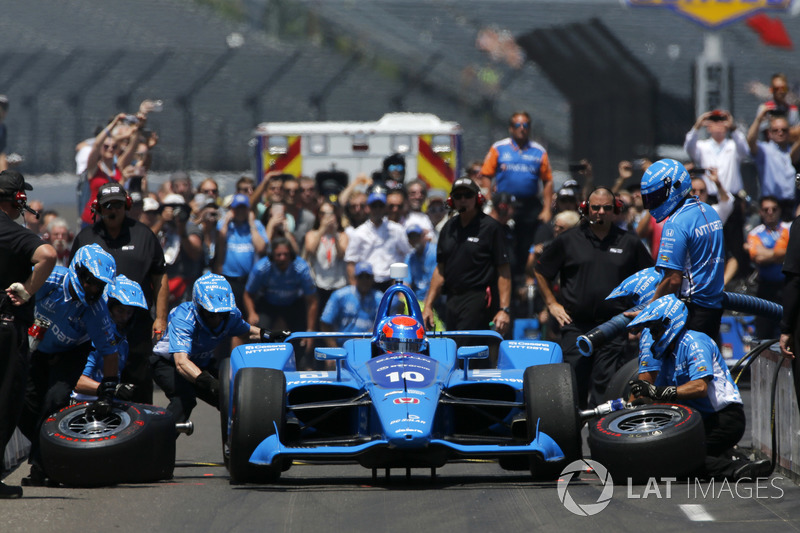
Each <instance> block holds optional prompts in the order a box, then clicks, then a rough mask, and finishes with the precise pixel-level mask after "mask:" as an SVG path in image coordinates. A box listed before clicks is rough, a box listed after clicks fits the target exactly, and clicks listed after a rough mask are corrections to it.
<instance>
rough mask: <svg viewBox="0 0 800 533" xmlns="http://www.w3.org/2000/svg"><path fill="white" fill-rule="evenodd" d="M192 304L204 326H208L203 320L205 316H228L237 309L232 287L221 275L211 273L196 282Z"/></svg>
mask: <svg viewBox="0 0 800 533" xmlns="http://www.w3.org/2000/svg"><path fill="white" fill-rule="evenodd" d="M192 303H193V304H194V306H195V308H196V309H197V313H198V315H199V316H200V318H201V320H202V321H203V324H204V325H207V324H206V320H203V317H204V315H206V316H207V315H208V314H210V313H214V314H217V313H219V314H222V313H226V314H227V313H230V312H231V311H233V310H234V309H236V300H235V299H234V296H233V290H231V285H230V283H228V280H226V279H225V278H224V277H222V276H220V275H219V274H211V273H209V274H206V275H204V276H202V277H201V278H199V279H198V280H197V281H195V282H194V288H192Z"/></svg>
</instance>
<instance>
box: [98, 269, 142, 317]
mask: <svg viewBox="0 0 800 533" xmlns="http://www.w3.org/2000/svg"><path fill="white" fill-rule="evenodd" d="M106 297H107V299H108V300H112V299H113V300H116V301H118V302H119V303H121V304H122V305H127V306H131V307H140V308H142V309H149V307H148V306H147V300H145V297H144V292H142V287H141V286H140V285H139V284H138V283H136V282H135V281H133V280H132V279H129V278H128V277H127V276H125V275H123V274H120V275H119V276H117V277H116V278H114V283H110V284H108V285H106Z"/></svg>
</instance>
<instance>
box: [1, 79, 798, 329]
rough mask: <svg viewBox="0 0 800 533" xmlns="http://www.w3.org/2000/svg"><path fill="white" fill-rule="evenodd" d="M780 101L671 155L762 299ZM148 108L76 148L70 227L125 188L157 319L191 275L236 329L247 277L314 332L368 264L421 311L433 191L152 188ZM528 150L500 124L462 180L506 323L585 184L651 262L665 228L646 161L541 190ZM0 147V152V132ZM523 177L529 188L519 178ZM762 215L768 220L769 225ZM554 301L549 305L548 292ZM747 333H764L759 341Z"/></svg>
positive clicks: (64, 232)
mask: <svg viewBox="0 0 800 533" xmlns="http://www.w3.org/2000/svg"><path fill="white" fill-rule="evenodd" d="M787 87H788V86H787V83H786V78H785V76H782V75H775V76H774V77H773V78H772V87H771V88H772V94H773V98H772V99H770V100H769V101H768V102H765V103H764V104H762V105H760V106H759V108H758V109H757V110H756V112H755V114H754V115H753V117H752V122H751V123H750V124H749V125H743V124H740V123H737V122H736V121H735V119H734V117H733V116H732V115H731V113H729V112H727V111H725V110H710V111H708V112H705V113H702V114H701V115H700V116H699V117H697V120H696V121H695V122H694V124H692V125H691V127H690V128H688V132H687V134H686V139H685V145H684V148H685V151H686V153H687V156H688V157H687V158H686V159H685V160H684V161H683V162H684V163H685V164H686V167H687V169H689V170H690V172H691V173H692V177H693V180H692V194H693V195H696V196H698V197H699V198H700V200H701V201H704V202H706V203H708V204H710V205H712V206H713V207H714V209H715V210H716V211H717V213H718V214H719V215H720V218H721V220H722V221H723V223H724V224H725V245H726V246H725V248H726V255H727V262H726V270H725V282H726V284H728V285H727V286H728V287H729V288H731V289H733V287H737V288H739V289H741V288H745V289H747V290H749V291H751V292H752V293H754V294H756V293H758V294H769V296H770V298H776V299H780V291H775V290H769V289H768V287H773V288H774V287H775V286H777V285H776V284H779V283H780V281H781V278H782V275H781V273H780V268H779V267H780V261H781V258H782V253H783V251H782V250H783V249H784V248H785V240H786V239H785V233H786V232H787V231H788V228H789V224H788V222H789V221H791V220H792V219H793V218H794V216H795V215H796V205H797V202H796V199H795V191H796V188H795V179H794V176H795V174H796V170H795V167H794V164H795V163H796V162H797V160H798V157H800V124H798V120H800V119H798V118H797V117H798V112H797V107H796V106H795V105H793V104H792V103H791V102H792V96H791V95H790V94H788V90H787ZM156 107H157V105H156V103H155V102H152V101H149V100H145V101H144V102H142V104H141V105H140V106H139V108H138V110H137V111H136V112H135V113H133V114H128V113H118V114H116V115H114V116H113V117H111V118H110V119H109V121H108V123H106V124H105V125H104V126H100V127H98V128H97V130H96V132H95V133H96V135H95V136H94V137H90V138H88V139H85V140H83V141H81V142H80V143H79V144H78V145H77V146H76V158H75V161H76V171H77V172H78V174H79V175H80V176H81V178H80V179H81V183H82V186H83V190H84V194H83V197H82V200H81V204H82V205H79V206H78V213H79V216H80V225H81V226H83V227H85V226H88V225H90V224H92V223H93V222H94V221H95V219H96V218H97V216H98V215H97V213H96V212H95V208H94V207H93V205H92V199H93V198H94V197H95V195H96V193H97V191H98V190H99V189H100V187H101V186H102V185H103V184H105V183H108V182H119V183H121V184H122V185H123V186H124V188H125V189H126V190H127V191H128V193H129V195H130V200H131V201H130V205H129V206H128V209H127V216H129V217H131V218H133V219H135V220H138V221H139V222H141V223H142V224H144V225H145V226H147V227H149V228H150V229H151V230H152V231H153V233H154V234H155V235H156V236H157V237H158V240H159V242H160V243H161V245H162V248H163V251H164V255H165V262H166V269H167V277H168V281H169V305H170V307H174V306H176V305H178V304H179V303H181V302H183V301H186V299H187V298H188V297H189V296H190V295H191V287H192V284H193V283H194V281H195V280H196V279H198V278H199V277H200V276H201V275H202V274H203V273H205V272H213V273H217V274H221V275H223V276H224V277H225V278H226V279H227V280H228V281H229V283H230V284H231V287H232V288H233V291H234V295H235V297H236V302H237V305H238V306H239V307H240V309H242V311H243V312H244V313H246V314H247V313H248V312H249V311H250V310H249V309H248V305H247V301H246V295H247V294H248V291H247V288H246V287H247V285H248V280H249V279H251V278H253V277H255V276H256V274H258V273H260V275H261V276H262V277H263V278H264V279H263V280H262V281H261V285H259V288H258V291H257V292H253V293H252V294H251V296H256V294H273V295H274V294H277V292H282V293H286V292H289V291H291V290H295V289H294V288H292V289H289V287H295V286H296V292H297V294H296V296H297V297H298V298H299V299H298V300H297V301H298V302H299V303H297V304H294V305H298V306H300V307H302V310H301V311H298V312H296V311H292V312H291V313H288V314H283V315H281V314H278V315H275V316H276V317H277V318H280V320H279V322H280V323H281V325H282V326H288V324H286V321H287V320H289V319H291V320H290V321H291V322H292V324H291V325H292V327H295V328H298V329H300V328H301V329H304V330H306V329H309V330H311V329H319V328H320V327H321V324H320V323H319V317H320V316H321V315H322V314H323V313H324V311H325V308H326V305H327V303H328V301H329V299H330V298H331V296H332V295H333V294H334V293H335V292H336V291H339V290H340V289H343V288H345V287H347V286H354V287H355V286H356V285H357V283H358V278H359V275H358V274H357V273H356V265H358V264H361V263H364V264H369V265H370V278H371V279H372V280H373V283H374V286H375V288H376V289H378V290H381V289H385V288H386V286H387V284H388V283H390V282H391V280H390V279H389V272H388V270H389V265H390V264H391V263H393V262H399V261H402V262H406V263H408V264H409V265H410V277H409V280H408V282H409V283H410V285H411V286H412V287H413V288H414V290H415V291H416V292H417V294H418V297H419V299H420V301H423V300H424V299H425V296H426V293H427V290H428V287H429V286H430V280H431V276H432V272H433V269H434V268H435V249H436V243H437V241H438V238H439V232H440V231H441V229H442V227H443V226H444V224H445V223H446V222H447V220H448V219H449V218H451V217H452V216H453V214H454V211H453V209H451V208H449V207H448V196H449V194H450V191H447V190H440V189H430V188H429V186H428V184H427V183H426V182H424V181H422V180H420V179H417V177H416V176H411V175H408V173H407V172H406V168H405V160H404V158H403V156H402V155H400V154H394V155H392V156H390V157H387V158H386V160H385V161H384V164H383V166H382V168H381V169H377V170H376V171H375V172H374V173H373V174H372V175H371V176H370V175H365V174H362V175H358V176H353V177H351V179H350V180H349V182H348V184H347V186H346V187H345V188H344V189H343V190H340V191H338V192H337V193H336V194H334V195H333V196H323V194H322V193H321V191H320V184H319V183H318V180H316V179H315V178H314V177H311V176H293V175H290V174H285V173H281V172H279V171H271V172H268V173H267V174H266V175H265V176H264V177H263V179H262V180H260V181H258V182H257V181H256V180H254V179H253V178H252V177H250V176H242V177H241V178H240V179H239V180H238V181H237V182H236V183H235V189H234V190H222V189H221V187H220V184H218V183H217V182H216V181H215V180H214V179H212V178H210V177H202V178H200V179H195V180H193V179H192V178H191V177H190V176H189V174H187V173H185V172H180V171H179V172H174V173H173V174H172V175H171V176H170V178H169V179H168V180H167V181H165V182H164V183H163V184H161V185H160V186H159V187H154V186H153V185H152V184H151V183H149V182H148V173H149V170H150V167H151V164H152V161H153V159H154V158H157V157H158V135H157V133H156V132H154V131H150V130H148V129H147V119H148V116H149V114H150V113H153V112H155V111H156V110H157V109H156ZM7 110H8V100H7V99H6V98H5V97H2V95H0V125H2V117H3V116H4V115H5V113H6V112H7ZM529 135H530V119H529V115H528V114H527V113H525V112H515V113H514V114H513V115H512V116H511V117H510V120H509V137H508V138H507V139H504V140H502V141H498V142H497V143H495V144H494V145H493V146H492V147H491V148H489V147H487V156H486V159H485V160H484V161H481V160H475V161H471V162H469V164H467V165H466V166H465V167H464V170H463V176H466V177H469V178H471V179H473V180H474V181H475V183H476V184H477V185H478V187H479V189H480V191H481V194H482V195H483V197H484V199H485V202H483V206H482V209H483V211H484V212H485V213H486V214H488V215H489V216H491V217H492V218H494V219H495V220H497V221H498V222H500V224H501V225H502V226H503V228H504V232H503V234H502V238H503V239H505V240H506V248H507V249H508V250H509V252H510V257H509V259H510V262H511V265H512V274H513V278H512V280H513V288H514V291H513V294H514V299H513V301H512V309H513V310H514V313H513V315H514V316H513V317H512V318H522V317H526V316H527V315H528V314H529V312H528V307H529V306H528V305H527V303H528V302H527V300H528V298H529V297H530V295H531V294H532V292H531V291H530V290H529V287H531V286H534V285H535V278H534V276H533V264H534V262H535V258H536V257H538V256H539V255H541V253H542V252H543V249H544V247H546V246H548V244H549V243H550V242H552V240H553V238H554V237H555V236H556V235H557V234H559V233H562V232H563V231H564V230H566V229H568V228H571V227H573V226H575V225H576V224H577V222H578V220H579V219H580V215H579V206H580V204H581V203H582V202H584V200H585V199H586V198H587V196H588V194H589V193H590V192H591V191H592V190H594V183H595V178H596V179H597V181H598V182H599V183H608V184H609V189H610V190H611V191H612V192H613V194H614V195H615V198H616V200H617V201H618V202H619V205H620V209H619V212H618V213H615V224H616V225H617V226H619V228H620V229H623V230H625V231H629V232H633V233H634V234H636V235H638V237H639V238H640V239H641V240H642V242H643V243H644V244H645V246H646V247H647V248H648V249H649V250H650V251H651V253H652V254H653V257H654V259H655V254H656V252H657V250H658V245H659V242H660V237H661V226H662V225H663V223H656V222H655V220H654V219H653V217H651V216H650V215H649V213H648V212H647V210H646V209H644V207H643V204H642V198H641V193H640V191H639V180H640V178H641V176H642V173H643V172H644V171H645V170H646V169H647V167H648V165H649V164H650V161H649V160H648V159H646V158H641V159H635V158H631V159H630V160H625V161H620V163H619V168H618V174H617V176H594V174H593V170H592V165H591V162H590V161H586V160H583V161H580V162H578V163H574V164H571V165H570V176H569V178H568V179H566V180H564V179H562V178H561V176H563V175H564V173H561V174H559V173H558V172H556V174H558V175H559V176H558V179H554V177H553V176H554V173H553V170H552V169H551V163H550V160H549V159H548V157H547V152H546V149H545V147H544V146H542V145H540V144H538V143H536V142H534V141H533V140H530V139H529ZM1 137H2V141H3V142H5V129H4V128H3V129H2V136H1ZM4 150H5V147H4V146H0V154H2V157H0V163H2V164H3V165H7V163H6V161H5V154H4ZM508 154H511V155H510V156H509V155H508ZM511 156H513V157H518V158H519V165H522V166H519V165H518V166H514V165H506V164H505V163H504V161H505V158H507V157H511ZM515 161H516V160H515ZM751 162H752V164H753V165H754V166H755V168H756V169H757V172H758V188H757V190H749V191H746V190H745V186H744V180H743V178H742V170H741V169H742V165H744V164H751ZM525 165H527V166H525ZM523 167H524V168H523ZM526 172H530V173H531V174H533V175H534V176H535V179H534V180H533V181H529V178H525V173H526ZM559 182H560V183H559ZM326 194H327V191H326ZM29 205H30V206H31V207H32V208H33V209H36V210H37V211H40V212H41V216H40V217H39V218H36V217H34V216H32V215H30V214H26V215H25V224H26V226H27V227H28V228H29V229H31V230H32V231H33V232H34V233H37V234H39V235H41V236H42V237H43V238H44V239H45V240H46V241H47V242H49V243H51V244H52V245H53V246H54V248H55V250H56V252H57V254H58V264H60V265H64V264H66V261H67V260H68V258H69V251H70V249H71V241H72V239H73V238H74V236H73V234H72V232H71V231H70V226H71V225H73V224H70V221H68V220H67V219H66V218H65V217H64V215H63V214H60V213H56V212H54V211H48V210H47V206H44V205H42V204H41V202H38V201H37V200H36V198H33V199H31V201H30V202H29ZM773 208H776V209H773ZM775 212H778V213H780V220H779V221H777V222H776V221H773V219H774V218H775V215H774V213H775ZM779 222H780V223H779ZM73 226H74V225H73ZM775 232H778V233H779V235H778V234H776V233H775ZM773 237H775V238H773ZM276 242H277V243H286V246H288V255H287V257H286V259H287V260H288V262H289V263H290V264H291V268H290V269H289V271H290V272H295V273H297V274H298V275H300V274H299V273H307V274H303V275H307V276H308V279H309V280H310V282H311V287H312V288H313V290H314V291H315V300H314V302H315V303H313V304H312V302H311V300H309V299H308V298H303V297H302V296H305V297H307V296H308V293H309V292H310V291H311V289H309V287H308V285H307V283H306V281H305V280H303V282H302V283H300V282H298V281H297V280H294V279H292V280H291V281H290V282H288V283H289V284H288V285H286V283H287V280H286V279H284V278H285V277H286V276H288V275H289V274H286V273H284V274H281V275H278V276H275V275H272V274H270V275H265V274H264V272H263V270H264V267H265V263H264V261H266V265H269V268H267V271H269V269H270V268H273V269H274V268H277V271H279V272H282V271H283V270H284V269H283V268H281V267H287V265H285V264H284V263H285V261H284V260H283V259H284V258H283V254H282V255H281V258H280V260H278V261H275V259H276V257H275V255H274V254H275V249H274V248H275V247H274V243H276ZM257 264H259V265H261V270H259V269H257V268H256V265H257ZM362 270H363V269H362ZM362 277H363V275H362ZM270 280H271V281H270ZM270 283H281V284H283V286H281V287H270V286H269V284H270ZM296 283H297V284H296ZM759 283H760V285H759ZM264 284H266V286H264ZM362 284H363V282H362ZM251 286H254V285H252V284H251ZM759 286H760V287H761V288H760V289H758V288H757V287H759ZM553 290H554V291H555V292H556V296H558V290H559V287H558V284H557V283H556V285H555V286H554V287H553ZM765 291H766V292H765ZM534 293H535V291H534ZM364 294H366V293H364ZM293 301H294V300H293ZM536 301H537V305H536V306H535V307H534V309H535V316H536V318H538V319H539V321H540V323H541V324H542V329H543V331H542V332H541V333H542V335H543V336H544V337H545V338H550V339H553V338H557V335H558V329H559V326H558V324H557V322H555V321H553V320H551V319H550V317H549V314H548V310H547V308H546V306H545V305H543V302H542V301H541V300H540V299H537V300H536ZM254 303H255V308H256V311H258V312H257V313H256V314H259V315H260V322H261V323H263V325H267V323H268V322H269V320H268V319H267V318H268V317H267V314H265V313H264V312H263V309H260V307H259V306H260V304H259V303H258V301H255V302H254ZM273 303H274V302H273ZM286 303H287V305H288V299H287V302H286ZM438 304H439V305H440V306H441V305H443V301H441V302H438ZM309 306H313V307H314V308H315V310H314V312H313V313H308V312H307V310H308V309H307V308H308V307H309ZM269 314H272V313H269ZM250 318H251V320H252V319H253V318H255V317H250ZM334 322H335V321H334ZM328 324H331V323H328ZM445 326H446V324H445ZM759 330H760V331H759V332H760V333H764V334H766V328H759Z"/></svg>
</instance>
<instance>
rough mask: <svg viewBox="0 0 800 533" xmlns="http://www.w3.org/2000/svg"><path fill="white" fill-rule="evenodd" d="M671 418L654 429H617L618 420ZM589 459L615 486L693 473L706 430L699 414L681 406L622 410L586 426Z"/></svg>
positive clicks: (698, 464) (699, 463)
mask: <svg viewBox="0 0 800 533" xmlns="http://www.w3.org/2000/svg"><path fill="white" fill-rule="evenodd" d="M653 415H661V416H666V415H669V416H670V417H672V419H671V420H670V421H669V422H668V423H666V425H661V426H659V427H657V428H651V429H647V430H630V431H620V426H619V425H618V424H620V422H625V421H631V420H634V419H635V418H637V417H645V418H646V417H651V416H653ZM589 448H590V450H591V452H592V458H593V459H594V460H596V461H598V462H600V463H601V464H603V465H604V466H605V467H606V468H607V469H608V471H609V473H610V474H611V476H612V478H613V479H614V481H615V482H625V481H627V480H630V481H631V482H632V483H644V482H647V480H648V479H649V478H663V477H683V476H690V475H692V474H694V473H697V472H698V471H699V470H700V468H701V467H702V465H703V462H704V460H705V450H706V448H705V430H704V426H703V420H702V417H701V415H700V413H699V412H698V411H696V410H694V409H692V408H691V407H688V406H685V405H680V404H653V405H646V406H639V407H635V408H633V409H624V410H621V411H617V412H614V413H610V414H609V415H607V416H604V417H601V418H598V419H596V420H593V421H592V422H590V424H589Z"/></svg>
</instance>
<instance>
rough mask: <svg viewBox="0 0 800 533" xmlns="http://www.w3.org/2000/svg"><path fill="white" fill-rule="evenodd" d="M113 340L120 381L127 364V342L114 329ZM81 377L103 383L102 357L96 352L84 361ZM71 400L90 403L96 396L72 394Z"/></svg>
mask: <svg viewBox="0 0 800 533" xmlns="http://www.w3.org/2000/svg"><path fill="white" fill-rule="evenodd" d="M114 338H115V339H116V341H117V353H119V360H118V361H119V363H118V364H119V371H118V372H117V377H119V378H120V381H121V380H122V370H123V369H124V368H125V365H126V364H127V362H128V352H129V347H128V341H127V339H126V338H125V336H124V335H121V334H120V333H119V330H117V329H116V328H114ZM82 375H84V376H86V377H88V378H90V379H93V380H94V381H96V382H98V383H100V382H101V381H103V356H101V355H100V354H99V353H98V352H97V350H94V351H92V352H91V353H90V354H89V358H88V359H87V360H86V366H85V367H83V373H82ZM72 399H73V400H75V401H76V402H90V401H93V400H95V399H97V396H91V395H88V394H81V393H79V392H75V391H73V392H72Z"/></svg>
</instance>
